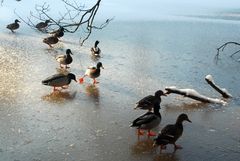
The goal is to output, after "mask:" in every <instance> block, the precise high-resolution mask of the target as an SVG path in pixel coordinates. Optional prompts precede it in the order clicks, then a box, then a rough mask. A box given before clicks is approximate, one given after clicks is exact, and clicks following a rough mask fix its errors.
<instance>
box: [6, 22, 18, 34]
mask: <svg viewBox="0 0 240 161" xmlns="http://www.w3.org/2000/svg"><path fill="white" fill-rule="evenodd" d="M19 22H20V21H19V20H18V19H16V20H15V22H14V23H11V24H9V25H7V28H8V29H9V30H11V31H12V32H13V33H14V30H17V29H18V28H19V27H20V25H19V24H18V23H19Z"/></svg>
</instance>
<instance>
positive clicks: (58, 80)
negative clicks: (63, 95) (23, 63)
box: [42, 73, 77, 91]
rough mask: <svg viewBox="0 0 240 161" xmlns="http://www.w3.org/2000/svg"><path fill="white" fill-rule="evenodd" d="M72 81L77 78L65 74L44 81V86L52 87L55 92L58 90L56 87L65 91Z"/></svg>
mask: <svg viewBox="0 0 240 161" xmlns="http://www.w3.org/2000/svg"><path fill="white" fill-rule="evenodd" d="M71 80H74V81H76V82H77V80H76V76H75V75H74V74H72V73H68V74H67V75H65V74H55V75H52V76H50V77H48V78H46V79H45V80H43V81H42V84H43V85H47V86H52V87H53V91H55V90H57V89H56V87H61V88H63V89H65V88H67V86H68V85H69V84H70V83H71Z"/></svg>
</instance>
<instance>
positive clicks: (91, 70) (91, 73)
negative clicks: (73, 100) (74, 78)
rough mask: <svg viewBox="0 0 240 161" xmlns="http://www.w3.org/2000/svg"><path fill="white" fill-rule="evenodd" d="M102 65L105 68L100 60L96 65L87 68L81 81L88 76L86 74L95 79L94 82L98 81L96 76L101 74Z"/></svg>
mask: <svg viewBox="0 0 240 161" xmlns="http://www.w3.org/2000/svg"><path fill="white" fill-rule="evenodd" d="M101 67H102V69H104V67H103V65H102V63H101V62H98V63H97V66H96V67H88V69H87V70H86V72H85V74H84V76H83V77H82V78H80V79H79V83H83V81H84V77H86V76H88V77H90V78H92V79H93V84H96V83H98V82H97V81H96V78H97V77H99V76H100V72H101V70H100V68H101Z"/></svg>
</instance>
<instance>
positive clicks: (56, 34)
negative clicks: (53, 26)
mask: <svg viewBox="0 0 240 161" xmlns="http://www.w3.org/2000/svg"><path fill="white" fill-rule="evenodd" d="M50 34H54V36H56V37H57V38H60V37H63V35H64V28H63V27H62V26H61V27H60V28H59V29H58V30H56V31H53V32H51V33H50Z"/></svg>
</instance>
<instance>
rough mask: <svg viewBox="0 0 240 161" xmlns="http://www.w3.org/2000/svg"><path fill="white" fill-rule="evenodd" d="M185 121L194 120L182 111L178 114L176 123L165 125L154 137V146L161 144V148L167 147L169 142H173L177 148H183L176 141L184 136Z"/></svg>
mask: <svg viewBox="0 0 240 161" xmlns="http://www.w3.org/2000/svg"><path fill="white" fill-rule="evenodd" d="M183 121H188V122H190V123H191V122H192V121H191V120H189V118H188V115H187V114H185V113H182V114H180V115H179V116H178V118H177V120H176V123H175V124H169V125H167V126H165V127H164V128H163V129H162V130H161V132H160V133H159V134H158V136H157V138H155V139H154V144H153V145H154V146H160V150H162V149H166V145H167V144H173V145H174V148H175V150H176V149H182V147H181V146H180V145H177V144H176V141H177V140H178V139H179V138H180V137H181V136H182V133H183Z"/></svg>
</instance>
